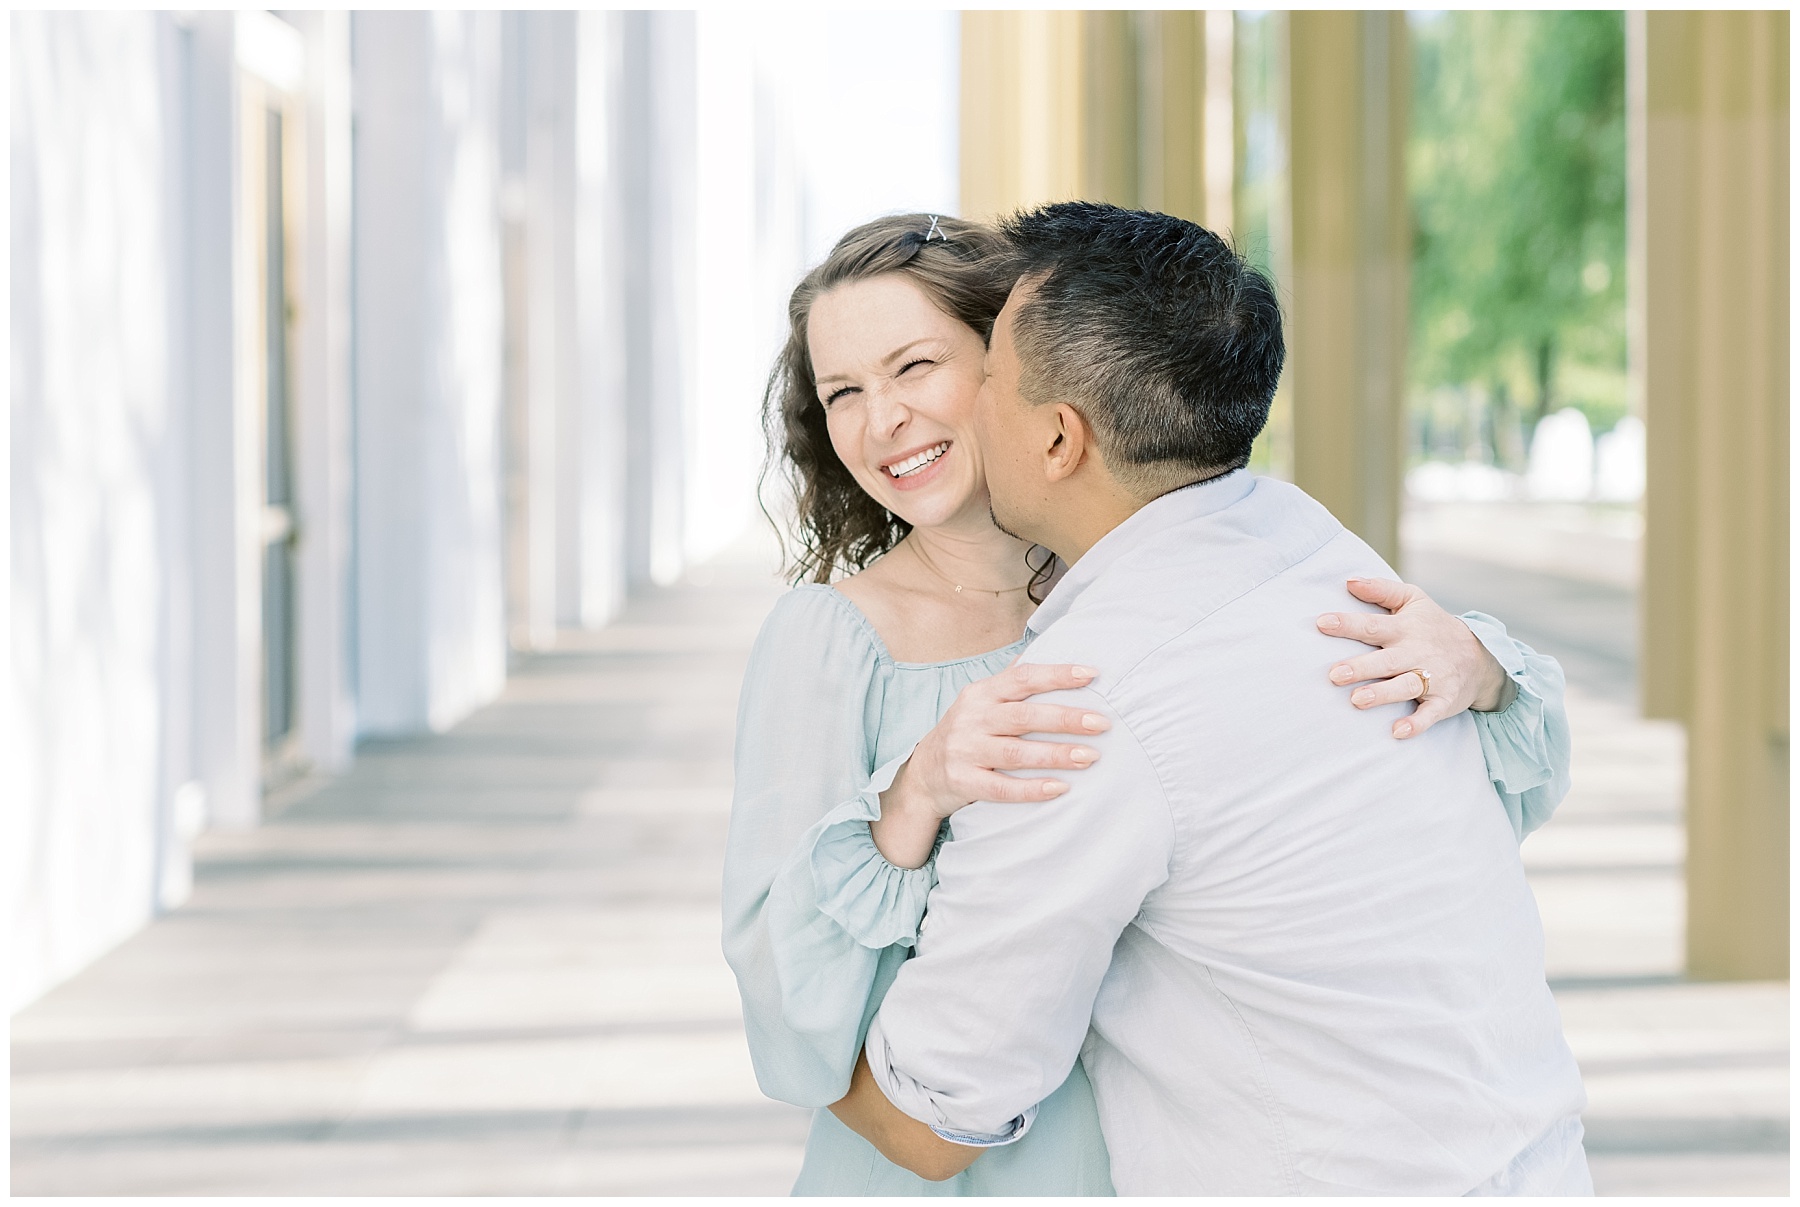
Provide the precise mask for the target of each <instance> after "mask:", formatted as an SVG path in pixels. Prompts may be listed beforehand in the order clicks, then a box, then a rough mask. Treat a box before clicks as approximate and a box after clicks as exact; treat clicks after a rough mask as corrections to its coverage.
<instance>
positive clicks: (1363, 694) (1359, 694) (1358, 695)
mask: <svg viewBox="0 0 1800 1207" xmlns="http://www.w3.org/2000/svg"><path fill="white" fill-rule="evenodd" d="M1374 698H1375V693H1374V692H1372V691H1370V690H1369V689H1368V688H1366V687H1365V688H1363V689H1361V690H1360V691H1354V692H1351V693H1350V702H1351V703H1352V704H1367V703H1368V702H1369V701H1370V700H1373V699H1374Z"/></svg>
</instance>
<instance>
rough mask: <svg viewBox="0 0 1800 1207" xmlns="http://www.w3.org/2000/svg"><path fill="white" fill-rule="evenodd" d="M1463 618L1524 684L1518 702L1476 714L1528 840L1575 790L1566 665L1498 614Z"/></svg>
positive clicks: (1485, 750) (1492, 769)
mask: <svg viewBox="0 0 1800 1207" xmlns="http://www.w3.org/2000/svg"><path fill="white" fill-rule="evenodd" d="M1462 619H1463V622H1464V623H1465V624H1467V625H1468V626H1469V631H1470V632H1472V633H1474V634H1475V637H1476V639H1477V640H1478V641H1480V642H1481V644H1482V645H1483V646H1485V647H1487V651H1488V653H1490V654H1492V655H1493V656H1494V657H1495V658H1496V659H1497V660H1498V661H1499V663H1500V665H1501V666H1502V667H1503V668H1505V670H1506V674H1507V677H1508V678H1510V679H1511V680H1512V681H1513V684H1514V686H1515V687H1516V688H1517V689H1518V692H1517V694H1516V695H1515V696H1514V697H1513V702H1512V703H1511V704H1509V705H1507V707H1506V708H1504V709H1502V710H1501V711H1499V712H1478V713H1473V714H1471V715H1473V716H1474V718H1475V728H1476V731H1477V732H1478V733H1479V734H1480V736H1481V753H1482V754H1483V755H1484V756H1485V757H1486V759H1487V766H1488V778H1489V779H1491V780H1493V782H1494V788H1495V790H1496V791H1497V792H1499V794H1500V801H1501V803H1502V804H1503V805H1505V806H1506V814H1507V817H1508V818H1509V819H1510V820H1511V821H1512V826H1513V833H1514V834H1516V835H1518V837H1519V838H1520V839H1523V838H1524V837H1525V836H1526V835H1527V834H1529V833H1531V832H1532V831H1533V830H1535V829H1537V828H1538V827H1539V826H1541V825H1543V824H1544V823H1545V822H1547V821H1549V820H1550V815H1551V814H1553V813H1555V812H1556V807H1557V806H1558V805H1560V804H1561V803H1562V800H1563V797H1565V796H1567V795H1568V794H1569V783H1570V777H1569V760H1570V756H1571V754H1572V753H1573V743H1572V742H1571V740H1570V737H1569V714H1568V710H1567V707H1566V704H1565V701H1564V698H1563V687H1564V684H1563V669H1562V666H1561V664H1560V663H1558V662H1557V661H1556V659H1554V658H1552V657H1550V656H1549V655H1548V654H1540V653H1538V652H1537V651H1536V650H1534V649H1532V648H1531V647H1530V646H1528V645H1526V644H1524V643H1523V642H1521V641H1516V640H1514V639H1513V638H1512V637H1511V636H1509V635H1508V634H1507V631H1506V626H1505V625H1503V624H1501V623H1500V622H1499V621H1498V620H1495V619H1494V618H1493V617H1492V616H1488V615H1486V614H1485V613H1482V612H1466V613H1464V614H1463V617H1462Z"/></svg>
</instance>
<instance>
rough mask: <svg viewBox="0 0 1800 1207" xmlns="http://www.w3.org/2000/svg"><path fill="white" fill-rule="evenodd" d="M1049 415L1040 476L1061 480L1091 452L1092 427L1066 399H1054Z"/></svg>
mask: <svg viewBox="0 0 1800 1207" xmlns="http://www.w3.org/2000/svg"><path fill="white" fill-rule="evenodd" d="M1049 418H1050V432H1049V435H1050V437H1051V439H1050V445H1049V447H1048V448H1046V449H1045V450H1044V453H1045V456H1044V476H1045V477H1047V478H1048V479H1049V480H1050V481H1052V482H1061V481H1063V480H1064V479H1065V478H1068V477H1070V476H1071V475H1073V474H1074V473H1075V471H1076V470H1077V469H1079V468H1081V463H1082V462H1083V461H1085V460H1086V459H1087V458H1089V457H1091V456H1093V455H1094V430H1093V429H1092V428H1090V427H1089V426H1088V422H1087V420H1086V419H1085V418H1084V417H1083V416H1082V414H1081V412H1080V411H1078V410H1076V409H1075V408H1074V407H1072V406H1070V405H1069V404H1068V403H1066V402H1059V403H1056V404H1055V406H1054V407H1052V409H1051V414H1050V417H1049Z"/></svg>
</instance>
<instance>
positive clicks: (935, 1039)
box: [724, 202, 1592, 1195]
mask: <svg viewBox="0 0 1800 1207" xmlns="http://www.w3.org/2000/svg"><path fill="white" fill-rule="evenodd" d="M789 319H790V322H791V333H790V337H789V340H788V343H787V346H786V348H785V350H784V351H783V353H782V355H781V359H780V362H779V364H778V366H777V369H776V375H775V377H774V379H773V382H772V385H771V388H770V395H769V410H770V420H771V422H770V428H771V433H772V438H773V439H774V441H775V443H776V445H777V453H776V456H777V457H778V459H779V460H781V461H782V462H783V463H784V465H785V468H786V470H787V471H788V473H789V474H790V476H791V477H792V479H793V480H794V483H795V486H796V490H797V498H798V518H797V525H798V527H799V529H800V533H801V544H802V547H803V552H802V554H801V557H800V559H799V565H798V567H797V569H798V572H799V573H800V575H802V576H805V577H810V578H811V580H812V581H810V582H807V583H805V584H803V585H801V586H798V587H796V588H795V589H794V590H793V591H791V592H789V593H788V594H787V595H786V596H785V597H783V598H782V600H781V601H780V602H779V603H778V604H777V605H776V607H775V609H774V611H773V612H772V613H771V615H770V616H769V619H768V621H767V622H766V623H765V625H764V627H763V630H762V633H761V635H760V637H759V638H758V640H757V643H756V647H755V650H754V652H753V654H752V656H751V662H750V667H749V670H748V673H747V676H746V678H745V682H744V690H743V697H742V702H741V705H740V709H739V717H738V737H737V763H736V773H737V785H736V792H735V798H734V802H733V807H732V817H731V833H730V840H729V846H728V850H727V855H726V867H725V894H724V898H725V952H726V956H727V958H728V960H729V961H730V963H731V966H732V969H733V970H734V971H735V972H736V974H737V978H738V984H739V988H740V990H741V992H742V996H743V1001H744V1014H745V1021H746V1027H747V1030H748V1035H749V1042H750V1051H751V1055H752V1058H753V1061H754V1064H755V1067H756V1073H757V1077H758V1079H759V1081H760V1083H761V1085H762V1087H763V1089H764V1091H765V1092H767V1093H768V1094H770V1095H771V1096H773V1097H775V1098H779V1099H782V1100H784V1101H787V1102H792V1103H796V1104H798V1105H802V1106H809V1107H817V1108H827V1109H820V1110H817V1111H816V1112H815V1115H814V1120H813V1125H812V1130H811V1133H810V1135H809V1137H808V1140H807V1146H806V1160H805V1164H804V1167H803V1169H802V1172H801V1175H800V1179H799V1182H798V1183H797V1184H796V1186H795V1188H794V1189H795V1192H796V1193H800V1194H885V1195H906V1194H1067V1195H1074V1194H1113V1193H1120V1194H1192V1193H1213V1194H1307V1193H1312V1194H1333V1193H1336V1194H1380V1193H1422V1194H1464V1193H1469V1194H1587V1193H1592V1188H1591V1184H1590V1182H1589V1179H1588V1173H1587V1162H1586V1157H1585V1156H1584V1154H1583V1151H1582V1147H1581V1123H1580V1118H1579V1113H1580V1110H1581V1108H1582V1105H1583V1092H1582V1087H1581V1081H1580V1077H1579V1074H1578V1072H1577V1070H1576V1067H1575V1062H1574V1059H1573V1057H1572V1056H1571V1055H1570V1053H1569V1049H1568V1047H1567V1045H1566V1044H1565V1043H1564V1041H1563V1037H1562V1029H1561V1024H1560V1021H1559V1019H1558V1016H1557V1010H1556V1005H1555V1003H1554V1002H1553V1000H1552V999H1551V996H1550V991H1549V989H1548V987H1547V986H1546V984H1545V981H1544V961H1543V936H1542V932H1541V928H1540V926H1539V922H1538V917H1537V911H1536V908H1535V905H1534V904H1533V901H1532V897H1531V892H1530V890H1529V889H1528V888H1527V886H1526V882H1525V876H1524V872H1523V870H1522V869H1521V866H1520V862H1519V853H1518V840H1519V839H1520V838H1521V837H1522V836H1523V834H1524V833H1525V832H1526V831H1527V830H1529V829H1530V828H1531V827H1532V826H1534V825H1536V824H1540V823H1541V822H1542V821H1543V820H1544V819H1545V818H1546V817H1547V816H1548V815H1549V813H1550V812H1551V810H1553V809H1554V808H1555V806H1556V804H1557V803H1558V801H1559V800H1560V798H1561V796H1562V793H1563V792H1564V791H1565V790H1566V788H1567V784H1568V775H1567V762H1568V754H1569V742H1568V730H1567V725H1566V722H1565V720H1564V716H1563V712H1562V676H1561V671H1560V669H1559V668H1558V667H1557V666H1556V664H1555V663H1554V662H1553V661H1551V660H1549V659H1547V658H1544V657H1542V656H1540V655H1538V654H1535V653H1534V652H1532V651H1531V650H1529V649H1527V648H1526V647H1524V646H1522V645H1519V644H1518V643H1517V642H1514V641H1513V640H1511V639H1510V638H1509V637H1508V636H1507V634H1506V631H1505V629H1504V628H1502V627H1501V626H1500V625H1499V623H1498V622H1496V621H1494V620H1493V619H1492V618H1490V617H1486V616H1483V615H1481V614H1479V613H1471V614H1469V615H1468V616H1466V617H1460V618H1459V617H1454V616H1451V615H1449V614H1448V613H1446V612H1444V611H1443V610H1442V609H1440V608H1438V607H1437V606H1436V605H1435V604H1433V603H1432V602H1431V601H1430V600H1429V599H1428V598H1426V597H1425V596H1424V595H1423V594H1422V593H1420V592H1418V591H1417V590H1416V589H1415V588H1411V587H1408V586H1405V585H1403V584H1400V583H1397V582H1393V581H1391V574H1392V572H1391V571H1390V570H1389V568H1388V567H1387V566H1386V565H1385V564H1384V563H1383V562H1382V560H1381V558H1380V557H1378V556H1377V555H1376V554H1375V553H1374V552H1373V551H1372V550H1370V548H1369V547H1368V546H1367V545H1365V544H1364V543H1363V542H1362V541H1360V540H1358V539H1357V538H1356V537H1355V536H1354V535H1352V534H1351V533H1350V532H1348V531H1347V530H1346V529H1345V528H1344V527H1343V526H1342V525H1340V524H1339V523H1338V522H1337V521H1336V520H1334V519H1333V518H1332V517H1331V515H1330V514H1329V513H1328V512H1327V511H1326V510H1325V509H1324V508H1323V507H1321V506H1320V505H1319V504H1318V503H1316V502H1314V501H1313V500H1312V499H1311V498H1309V497H1307V495H1305V494H1304V493H1302V492H1301V491H1299V490H1297V489H1296V488H1294V487H1293V486H1289V485H1287V484H1285V483H1282V482H1279V481H1274V480H1272V479H1269V478H1258V477H1253V476H1252V475H1251V474H1250V473H1249V472H1248V471H1247V470H1246V469H1245V465H1246V462H1247V460H1248V457H1249V453H1250V446H1251V442H1252V441H1253V440H1254V439H1255V438H1256V435H1257V433H1258V432H1260V431H1261V429H1262V427H1263V424H1264V423H1265V421H1266V420H1267V418H1268V412H1269V404H1270V400H1271V399H1272V398H1273V396H1274V393H1275V385H1276V380H1277V378H1278V377H1279V376H1280V373H1281V365H1282V359H1283V356H1284V347H1283V342H1282V332H1281V316H1280V311H1279V307H1278V306H1277V303H1276V299H1275V294H1274V290H1273V288H1272V286H1271V284H1270V282H1269V281H1268V280H1267V279H1266V278H1265V277H1263V276H1262V275H1261V274H1260V273H1258V272H1257V271H1256V270H1255V269H1253V268H1252V267H1250V266H1249V265H1248V264H1246V263H1245V262H1244V260H1243V259H1242V258H1241V257H1239V256H1238V255H1237V254H1236V253H1235V252H1233V251H1232V249H1231V248H1230V247H1229V246H1228V245H1227V244H1226V243H1225V242H1224V241H1223V240H1221V239H1220V238H1219V237H1218V236H1216V235H1214V234H1212V233H1211V232H1209V231H1206V230H1203V229H1201V228H1200V227H1198V226H1195V225H1194V224H1192V223H1190V222H1185V221H1182V220H1180V219H1177V218H1171V217H1168V216H1165V215H1161V214H1148V213H1137V212H1131V211H1126V210H1120V209H1116V208H1113V207H1110V206H1104V205H1095V204H1088V203H1079V202H1076V203H1067V204H1061V205H1053V206H1049V207H1046V208H1043V209H1039V210H1036V211H1033V212H1029V213H1025V214H1022V215H1019V216H1016V217H1014V218H1012V219H1010V220H1008V221H1007V222H1006V223H1005V224H1004V226H1003V227H1002V228H1001V229H999V230H995V229H992V228H989V227H985V226H982V225H978V224H975V223H971V222H963V221H957V220H952V219H948V218H933V217H930V216H912V217H895V218H884V219H881V220H878V221H875V222H872V223H869V224H867V225H865V226H862V227H859V228H858V229H856V230H854V231H852V232H850V233H849V234H848V235H846V236H845V237H844V238H843V240H841V241H840V242H839V243H838V245H837V247H836V248H835V249H834V250H833V251H832V253H831V255H830V257H829V258H828V259H827V260H826V261H825V262H824V263H823V264H822V265H820V266H819V267H818V268H817V269H815V270H814V271H813V272H812V273H811V274H809V275H808V276H807V277H806V278H805V280H803V281H802V282H801V283H800V285H799V287H798V288H797V289H796V290H795V291H794V294H793V297H792V300H791V302H790V304H789ZM1346 455H1348V454H1347V453H1346ZM839 574H843V575H846V576H845V577H841V578H839V579H838V581H835V582H834V581H832V580H833V577H834V575H839ZM1346 585H1348V587H1349V589H1350V591H1351V592H1352V594H1353V596H1354V598H1351V597H1349V596H1346V595H1345V594H1344V592H1345V589H1346ZM1333 609H1342V610H1341V611H1332V610H1333ZM1322 610H1325V611H1327V612H1328V613H1329V614H1327V615H1323V616H1322V615H1320V613H1321V611H1322ZM1346 639H1354V640H1355V641H1359V642H1362V643H1364V645H1353V644H1350V643H1349V641H1347V640H1346ZM1365 646H1367V647H1374V648H1373V649H1367V648H1365ZM1358 651H1361V652H1360V653H1358ZM1353 653H1354V654H1356V656H1354V657H1352V656H1350V655H1351V654H1353ZM1334 660H1335V661H1334ZM1047 772H1059V773H1060V774H1058V775H1055V776H1049V775H1047V774H1046V773H1047Z"/></svg>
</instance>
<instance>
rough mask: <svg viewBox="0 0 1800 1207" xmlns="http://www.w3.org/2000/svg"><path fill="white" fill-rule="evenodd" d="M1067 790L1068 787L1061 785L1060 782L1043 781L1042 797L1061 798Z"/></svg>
mask: <svg viewBox="0 0 1800 1207" xmlns="http://www.w3.org/2000/svg"><path fill="white" fill-rule="evenodd" d="M1068 790H1069V785H1067V784H1065V783H1063V782H1062V781H1061V780H1045V781H1044V795H1045V796H1046V797H1049V796H1061V795H1062V794H1063V793H1064V792H1067V791H1068Z"/></svg>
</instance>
